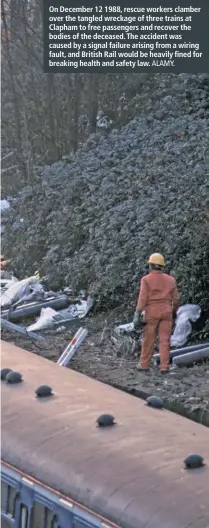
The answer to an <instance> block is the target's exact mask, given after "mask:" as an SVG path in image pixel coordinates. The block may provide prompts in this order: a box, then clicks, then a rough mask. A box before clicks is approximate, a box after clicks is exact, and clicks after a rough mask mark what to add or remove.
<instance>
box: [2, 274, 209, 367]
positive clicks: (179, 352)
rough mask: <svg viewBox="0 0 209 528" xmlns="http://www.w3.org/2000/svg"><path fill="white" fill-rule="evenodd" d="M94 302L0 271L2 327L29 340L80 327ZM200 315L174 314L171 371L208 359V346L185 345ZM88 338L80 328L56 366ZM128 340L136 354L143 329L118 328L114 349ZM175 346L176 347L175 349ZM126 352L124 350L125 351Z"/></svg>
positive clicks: (191, 309) (193, 309) (188, 310)
mask: <svg viewBox="0 0 209 528" xmlns="http://www.w3.org/2000/svg"><path fill="white" fill-rule="evenodd" d="M93 304H94V301H93V299H92V297H91V296H90V295H87V293H86V292H85V291H81V292H79V294H78V295H77V296H75V295H74V294H73V292H72V290H71V289H70V288H65V289H64V290H63V291H60V292H54V291H51V290H50V289H49V287H48V285H47V281H46V279H44V278H42V279H41V278H40V275H39V273H38V272H36V273H35V274H34V275H33V276H31V277H27V278H25V279H23V280H20V281H19V280H18V279H17V278H16V277H14V276H12V275H11V276H10V275H7V277H6V278H5V272H1V327H2V328H4V329H6V330H8V331H9V332H17V333H20V334H22V335H25V336H27V337H29V338H31V339H34V340H37V341H38V340H39V341H43V340H44V339H45V338H44V337H42V336H40V335H39V334H37V332H39V331H45V330H56V331H58V332H61V331H65V330H67V329H68V328H69V327H70V326H72V324H73V325H74V326H77V325H78V326H80V323H81V320H82V319H84V318H85V317H86V315H87V314H88V313H89V312H90V310H91V309H92V307H93ZM200 315H201V309H200V306H198V305H195V304H186V305H184V306H181V307H180V308H179V309H178V311H177V317H176V321H175V327H174V331H173V334H172V336H171V341H170V345H171V353H170V358H171V369H175V368H176V367H181V366H189V365H192V364H194V363H197V362H199V361H202V360H204V359H208V358H209V343H202V344H198V345H194V346H184V345H185V344H186V342H187V340H188V338H189V336H190V334H191V332H192V323H193V322H196V321H197V320H198V319H199V317H200ZM32 317H34V318H36V320H35V321H33V322H32V323H30V324H29V326H27V327H25V326H21V325H20V324H16V323H20V322H21V321H25V320H27V319H31V318H32ZM87 335H88V331H87V330H86V329H85V328H83V327H80V328H79V329H78V331H77V333H76V334H75V336H74V337H73V339H72V341H71V342H70V343H69V345H68V346H67V348H66V349H65V350H64V352H63V354H62V355H61V357H60V358H59V360H58V364H59V365H62V366H67V364H69V361H70V359H71V358H72V357H73V355H74V353H75V351H76V349H77V348H78V347H79V346H80V344H81V343H82V342H83V340H84V339H85V338H86V336H87ZM125 336H126V338H127V339H128V348H129V350H130V352H131V353H132V352H133V351H134V350H136V349H137V351H136V353H137V355H138V354H139V349H140V344H141V342H142V330H141V332H139V333H137V332H136V331H135V330H134V326H133V323H129V324H123V325H119V326H117V327H116V328H115V333H114V336H112V342H113V343H114V344H115V345H116V346H117V345H118V343H119V340H121V339H122V341H123V338H125ZM175 347H176V348H175ZM124 349H125V348H124ZM153 363H154V365H156V366H157V365H158V363H159V353H158V352H157V351H156V353H155V354H154V356H153Z"/></svg>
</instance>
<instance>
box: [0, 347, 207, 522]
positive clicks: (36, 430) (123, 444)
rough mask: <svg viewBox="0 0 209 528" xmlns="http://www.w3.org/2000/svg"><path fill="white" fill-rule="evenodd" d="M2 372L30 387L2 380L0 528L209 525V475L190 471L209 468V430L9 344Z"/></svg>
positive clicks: (200, 471)
mask: <svg viewBox="0 0 209 528" xmlns="http://www.w3.org/2000/svg"><path fill="white" fill-rule="evenodd" d="M4 367H10V368H12V369H13V370H16V371H19V372H21V373H22V375H23V382H22V383H20V384H18V385H10V384H7V383H6V382H2V474H1V480H2V486H1V489H2V501H1V519H2V528H7V527H15V528H142V527H143V528H145V527H146V528H193V527H194V528H208V527H209V467H208V466H207V465H205V466H204V467H203V468H200V469H196V470H193V471H187V470H185V469H184V464H183V460H184V458H185V457H186V456H187V455H188V454H191V453H195V452H197V453H201V455H202V456H203V457H204V458H205V460H206V462H207V460H209V435H208V430H207V429H206V428H204V427H203V426H201V425H199V424H196V423H194V422H192V421H189V420H187V419H184V418H182V417H180V416H178V415H175V414H172V413H169V412H168V411H166V410H156V409H151V408H149V407H147V406H146V405H145V404H144V402H143V401H141V400H139V399H137V398H135V397H133V396H130V395H128V394H125V393H123V392H120V391H118V390H116V389H114V388H113V387H109V386H107V385H104V384H102V383H100V382H98V381H95V380H92V379H90V378H88V377H86V376H84V375H82V374H78V373H76V372H74V371H72V370H69V369H66V368H63V367H59V366H58V365H56V364H54V363H52V362H50V361H48V360H46V359H44V358H41V357H38V356H36V355H34V354H32V353H30V352H26V351H25V350H21V349H20V348H17V347H15V346H14V345H11V344H9V343H4V342H2V368H4ZM42 384H48V385H50V386H51V387H52V388H53V392H54V395H53V396H52V397H49V398H44V399H42V398H40V399H39V398H37V397H36V395H35V389H36V388H37V386H39V385H42ZM104 412H110V413H111V414H113V415H114V416H115V417H116V421H117V424H116V425H115V426H114V427H112V428H99V427H97V426H96V419H97V417H98V415H100V414H102V413H104Z"/></svg>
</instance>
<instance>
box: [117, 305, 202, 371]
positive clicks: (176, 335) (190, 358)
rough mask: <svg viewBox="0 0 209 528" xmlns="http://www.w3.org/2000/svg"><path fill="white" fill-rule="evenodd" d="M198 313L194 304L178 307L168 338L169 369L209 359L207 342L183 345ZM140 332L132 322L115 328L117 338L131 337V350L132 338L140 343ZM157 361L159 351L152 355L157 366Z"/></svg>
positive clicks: (197, 308)
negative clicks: (136, 330) (169, 337)
mask: <svg viewBox="0 0 209 528" xmlns="http://www.w3.org/2000/svg"><path fill="white" fill-rule="evenodd" d="M200 315H201V308H200V306H199V305H196V304H185V305H183V306H180V308H179V309H178V311H177V316H176V321H175V328H174V331H173V334H172V336H171V340H170V346H171V352H170V358H171V369H175V368H176V367H185V366H186V367H187V366H190V365H193V364H194V363H197V362H199V361H202V360H204V359H209V343H201V344H198V345H193V346H187V347H183V345H185V344H186V342H187V340H188V338H189V336H190V334H191V332H192V323H194V322H196V321H197V320H198V319H199V318H200ZM141 333H142V330H141V332H139V333H138V334H137V332H135V330H134V325H133V323H128V324H124V325H119V326H117V327H116V328H115V335H116V336H118V337H119V338H120V337H121V336H122V335H129V336H130V337H132V350H133V349H134V345H133V343H134V339H137V342H138V346H140V345H141V342H142V338H141ZM113 339H117V338H113ZM174 347H178V348H174ZM180 347H181V348H180ZM182 347H183V348H182ZM159 361H160V355H159V353H155V354H154V356H153V363H154V365H155V366H157V365H158V364H159Z"/></svg>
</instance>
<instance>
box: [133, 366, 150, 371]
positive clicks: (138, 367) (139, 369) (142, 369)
mask: <svg viewBox="0 0 209 528" xmlns="http://www.w3.org/2000/svg"><path fill="white" fill-rule="evenodd" d="M136 368H137V370H138V371H139V372H149V371H150V369H149V368H142V367H140V365H137V367H136Z"/></svg>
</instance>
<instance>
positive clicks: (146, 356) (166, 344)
mask: <svg viewBox="0 0 209 528" xmlns="http://www.w3.org/2000/svg"><path fill="white" fill-rule="evenodd" d="M171 332H172V316H169V315H168V316H167V317H165V318H155V319H154V318H153V319H150V320H148V321H147V324H146V326H145V327H144V331H143V341H142V351H141V356H140V367H141V368H142V369H143V368H144V369H147V368H149V364H150V361H151V359H152V356H153V352H154V345H155V340H156V336H157V334H158V335H159V352H160V370H161V372H167V371H168V370H169V363H170V337H171Z"/></svg>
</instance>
